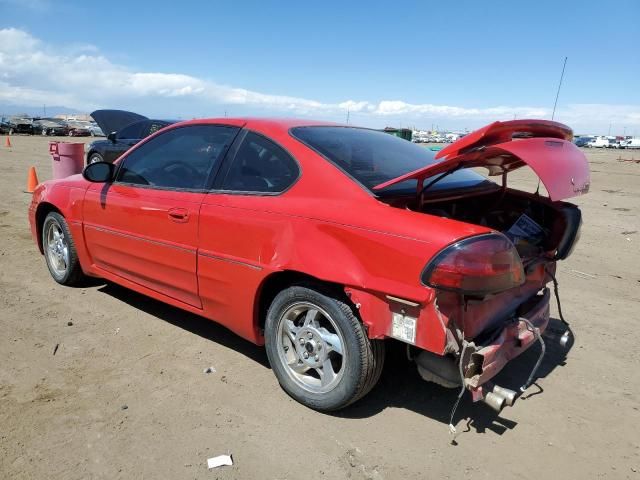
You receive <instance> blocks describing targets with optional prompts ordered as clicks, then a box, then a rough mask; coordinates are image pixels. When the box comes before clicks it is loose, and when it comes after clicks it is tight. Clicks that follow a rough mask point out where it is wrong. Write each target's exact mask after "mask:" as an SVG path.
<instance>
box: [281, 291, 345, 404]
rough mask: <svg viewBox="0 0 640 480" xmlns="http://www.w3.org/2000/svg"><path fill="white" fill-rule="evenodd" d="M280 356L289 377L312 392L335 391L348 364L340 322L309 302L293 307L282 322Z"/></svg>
mask: <svg viewBox="0 0 640 480" xmlns="http://www.w3.org/2000/svg"><path fill="white" fill-rule="evenodd" d="M277 338H278V356H279V359H280V362H281V364H282V365H283V366H284V368H285V370H286V372H287V374H288V375H289V377H290V378H291V379H292V380H293V381H294V382H295V383H296V384H297V385H298V386H299V387H301V388H303V389H304V390H307V391H308V392H312V393H327V392H329V391H331V390H333V389H334V388H335V387H336V385H338V383H339V382H340V380H341V379H342V376H343V375H344V370H345V366H346V364H347V352H346V351H345V348H344V346H345V342H344V337H343V336H342V333H341V332H340V329H339V328H338V326H337V324H336V322H335V321H334V320H333V318H331V315H329V314H328V313H327V312H326V311H325V310H323V309H322V308H320V307H318V306H317V305H314V304H312V303H309V302H297V303H294V304H293V305H291V306H289V307H288V308H287V309H286V310H285V312H284V313H283V314H282V315H281V316H280V320H279V322H278V331H277Z"/></svg>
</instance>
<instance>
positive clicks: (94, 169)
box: [82, 162, 116, 183]
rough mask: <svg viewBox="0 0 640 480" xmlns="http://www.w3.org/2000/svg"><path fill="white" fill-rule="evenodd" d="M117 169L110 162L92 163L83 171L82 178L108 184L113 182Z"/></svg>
mask: <svg viewBox="0 0 640 480" xmlns="http://www.w3.org/2000/svg"><path fill="white" fill-rule="evenodd" d="M115 171H116V168H115V165H114V164H113V163H109V162H95V163H90V164H89V165H87V166H86V167H84V170H82V176H83V177H84V178H85V180H89V181H90V182H94V183H107V182H111V181H112V180H113V177H114V174H115Z"/></svg>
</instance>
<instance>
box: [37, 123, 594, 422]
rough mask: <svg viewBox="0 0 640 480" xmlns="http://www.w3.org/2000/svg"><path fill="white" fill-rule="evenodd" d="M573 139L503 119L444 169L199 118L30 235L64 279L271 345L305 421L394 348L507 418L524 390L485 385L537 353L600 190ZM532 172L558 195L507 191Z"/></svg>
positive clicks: (409, 147) (298, 134)
mask: <svg viewBox="0 0 640 480" xmlns="http://www.w3.org/2000/svg"><path fill="white" fill-rule="evenodd" d="M571 140H572V132H571V130H570V129H569V128H568V127H566V126H564V125H562V124H559V123H555V122H549V121H542V120H518V121H511V122H495V123H493V124H491V125H488V126H486V127H484V128H482V129H480V130H478V131H476V132H473V133H472V134H469V135H467V136H465V137H464V138H462V139H460V140H459V141H457V142H455V143H453V144H450V145H448V146H447V147H446V148H444V149H443V150H441V151H440V152H437V155H436V154H435V153H434V152H432V151H430V150H428V149H425V148H423V147H421V146H418V145H415V144H412V143H411V142H407V141H405V140H402V139H399V138H396V137H393V136H391V135H387V134H385V133H383V132H379V131H375V130H369V129H362V128H355V127H352V126H342V125H334V124H327V123H322V122H308V121H294V120H291V121H290V120H267V119H228V118H223V119H207V120H193V121H188V122H182V123H177V124H174V125H171V126H169V127H166V128H164V129H162V130H160V131H159V132H157V133H155V134H153V135H151V136H150V137H148V138H146V139H145V140H143V141H142V142H140V143H138V144H137V145H135V146H134V147H133V148H131V149H130V150H128V151H127V152H126V153H124V154H123V155H122V156H121V157H120V158H119V159H118V160H117V161H116V162H115V163H113V164H112V163H107V162H96V163H92V164H90V165H88V166H87V167H86V168H85V170H84V172H83V174H82V175H76V176H72V177H69V178H66V179H62V180H57V181H49V182H44V183H42V184H40V185H39V186H38V187H37V189H36V191H35V192H34V194H33V200H32V203H31V206H30V208H29V220H30V223H31V230H32V234H33V238H34V240H35V241H36V243H37V245H38V247H39V249H40V251H41V253H43V254H44V256H45V259H46V262H47V266H48V268H49V271H50V272H51V275H52V276H53V278H54V279H55V280H56V281H57V282H59V283H61V284H64V285H71V284H75V283H78V282H80V281H81V280H82V279H83V277H85V276H94V277H102V278H105V279H107V280H110V281H112V282H115V283H118V284H121V285H124V286H125V287H128V288H130V289H132V290H136V291H138V292H141V293H144V294H146V295H148V296H150V297H153V298H156V299H158V300H161V301H164V302H166V303H168V304H171V305H174V306H177V307H180V308H183V309H185V310H188V311H190V312H194V313H197V314H199V315H202V316H204V317H207V318H209V319H211V320H214V321H216V322H219V323H221V324H222V325H224V326H226V327H228V328H229V329H231V330H232V331H234V332H235V333H237V334H238V335H240V336H242V337H243V338H246V339H248V340H250V341H252V342H254V343H256V344H259V345H262V344H265V345H266V351H267V354H268V357H269V361H270V363H271V366H272V368H273V371H274V373H275V375H276V377H277V379H278V381H279V383H280V384H281V385H282V387H283V388H284V390H285V391H286V392H287V393H288V394H289V395H291V396H292V397H293V398H295V399H296V400H298V401H299V402H301V403H303V404H305V405H307V406H309V407H311V408H314V409H317V410H324V411H328V410H336V409H339V408H342V407H345V406H347V405H349V404H351V403H352V402H355V401H356V400H358V399H360V398H361V397H363V396H364V395H365V394H367V392H369V391H370V390H371V388H372V387H373V386H374V385H375V384H376V382H377V380H378V378H379V376H380V372H381V370H382V366H383V363H384V357H385V344H386V343H387V342H389V341H400V342H404V343H405V344H406V345H407V349H408V350H409V353H410V356H411V358H413V359H414V360H415V362H416V364H417V367H418V371H419V373H420V375H421V376H422V377H423V378H424V379H426V380H429V381H433V382H436V383H439V384H441V385H444V386H447V387H456V388H460V389H461V394H462V393H463V392H464V391H465V390H470V391H471V392H472V394H473V396H474V399H476V400H477V399H484V400H485V401H486V402H487V403H488V404H490V405H491V406H492V407H494V408H495V409H497V410H499V409H500V408H502V406H503V405H504V404H511V403H512V402H513V400H514V397H515V392H513V391H511V390H507V389H503V388H500V387H498V386H495V385H493V384H492V383H491V379H492V378H493V377H494V376H495V375H496V374H497V373H498V372H499V371H500V370H501V369H502V368H503V367H504V366H505V364H506V363H507V362H508V361H509V360H510V359H512V358H513V357H515V356H517V355H518V354H520V353H521V352H523V351H524V350H526V349H527V348H528V347H529V346H530V345H532V344H533V343H534V342H535V341H537V340H539V341H540V342H542V338H541V337H540V334H541V332H543V331H544V329H545V328H546V326H547V323H548V321H549V302H550V292H549V289H548V287H547V285H548V284H549V283H550V282H552V281H554V274H555V269H556V262H557V261H559V260H563V259H564V258H566V257H567V256H568V255H569V254H570V253H571V251H572V249H573V247H574V246H575V244H576V242H577V240H578V236H579V230H580V225H581V214H580V210H579V209H578V208H577V207H576V206H575V205H572V204H570V203H566V202H565V201H564V200H565V199H567V198H570V197H573V196H577V195H581V194H583V193H586V192H587V191H588V188H589V182H590V177H589V168H588V164H587V161H586V158H585V157H584V155H583V154H582V152H581V151H580V150H579V149H578V148H577V147H576V146H575V145H573V144H572V143H571ZM523 166H528V167H530V168H531V169H532V170H533V171H534V172H535V173H536V174H537V175H538V177H539V178H540V181H541V182H542V184H543V185H544V187H545V188H546V192H547V194H548V196H543V195H540V194H538V193H526V192H523V191H519V190H515V189H512V188H509V186H508V174H509V173H510V172H511V171H513V170H516V169H518V168H520V167H523ZM474 167H484V168H486V169H487V170H488V173H489V176H497V177H498V180H499V181H498V182H493V181H491V180H489V179H488V178H487V177H485V176H482V175H480V174H478V173H476V172H474V171H472V170H471V168H474ZM525 380H526V379H523V383H524V385H523V386H524V387H525V388H526V386H527V384H528V382H529V381H530V379H529V380H527V381H525Z"/></svg>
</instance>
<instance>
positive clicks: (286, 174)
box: [221, 132, 300, 193]
mask: <svg viewBox="0 0 640 480" xmlns="http://www.w3.org/2000/svg"><path fill="white" fill-rule="evenodd" d="M299 173H300V170H299V168H298V164H297V163H296V161H295V160H294V159H293V158H292V157H291V155H289V154H288V153H287V152H285V151H284V150H283V149H282V148H281V147H279V146H278V145H276V144H275V143H273V142H272V141H270V140H268V139H266V138H265V137H263V136H262V135H258V134H257V133H253V132H249V133H248V134H247V136H246V137H245V139H244V140H243V142H242V145H241V146H240V148H239V149H238V153H237V154H236V156H235V157H234V158H233V163H232V164H231V165H230V166H229V169H228V171H227V173H226V175H225V177H224V180H223V181H222V185H221V188H222V189H223V190H233V191H241V192H273V193H276V192H282V191H284V190H286V189H287V188H288V187H289V186H290V185H292V184H293V182H295V181H296V179H297V178H298V175H299Z"/></svg>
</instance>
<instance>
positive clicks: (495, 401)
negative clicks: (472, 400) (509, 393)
mask: <svg viewBox="0 0 640 480" xmlns="http://www.w3.org/2000/svg"><path fill="white" fill-rule="evenodd" d="M482 401H483V402H484V403H486V404H487V405H489V406H490V407H491V408H493V409H494V410H495V411H496V412H498V413H500V412H501V411H502V407H504V402H505V400H504V397H501V396H500V395H497V394H495V393H493V392H487V393H486V394H485V395H484V397H483V398H482Z"/></svg>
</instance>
